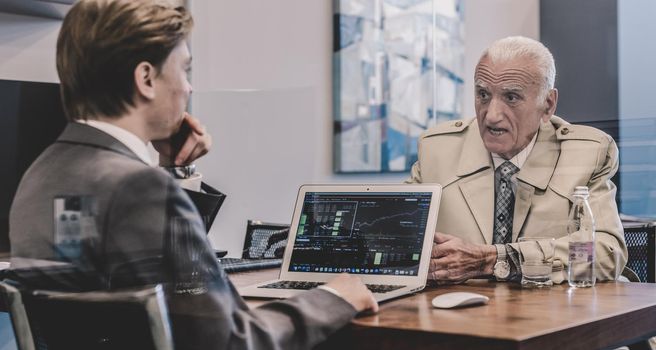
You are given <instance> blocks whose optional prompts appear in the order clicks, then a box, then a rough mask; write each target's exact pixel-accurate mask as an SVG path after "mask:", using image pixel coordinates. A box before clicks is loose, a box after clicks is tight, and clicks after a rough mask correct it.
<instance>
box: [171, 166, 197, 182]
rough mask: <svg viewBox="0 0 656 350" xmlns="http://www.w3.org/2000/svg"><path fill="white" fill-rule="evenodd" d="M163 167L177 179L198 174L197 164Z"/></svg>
mask: <svg viewBox="0 0 656 350" xmlns="http://www.w3.org/2000/svg"><path fill="white" fill-rule="evenodd" d="M163 169H164V170H166V172H168V173H169V174H171V175H172V176H173V177H174V178H176V179H188V178H190V177H192V176H194V174H196V165H194V164H189V165H185V166H171V167H163Z"/></svg>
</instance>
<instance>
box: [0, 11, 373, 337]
mask: <svg viewBox="0 0 656 350" xmlns="http://www.w3.org/2000/svg"><path fill="white" fill-rule="evenodd" d="M191 26H192V19H191V16H190V14H189V13H187V12H186V10H185V9H184V8H176V7H173V6H172V5H169V4H168V3H166V2H162V1H155V0H82V1H79V2H78V3H76V4H75V5H74V6H73V7H72V8H71V10H70V11H69V13H68V14H67V16H66V18H65V19H64V22H63V24H62V29H61V32H60V35H59V39H58V43H57V70H58V73H59V77H60V80H61V86H62V98H63V101H64V106H65V109H66V112H67V114H68V117H69V119H70V121H71V123H70V124H69V125H68V126H67V128H66V129H65V131H64V132H63V133H62V135H61V136H60V137H59V139H58V140H57V141H56V142H55V143H54V144H53V145H52V146H50V147H49V148H48V149H46V151H45V152H44V153H43V154H42V155H41V156H40V157H39V158H38V159H37V160H36V161H35V162H34V164H33V165H32V166H31V167H30V168H29V170H28V171H27V172H26V174H25V176H24V177H23V179H22V181H21V184H20V186H19V189H18V191H17V193H16V197H15V199H14V202H13V205H12V210H11V214H10V239H11V244H12V256H13V257H14V258H16V259H14V261H15V265H12V267H15V268H18V269H17V271H26V268H28V271H29V273H28V274H25V275H22V276H21V275H20V273H18V274H17V275H16V276H15V277H16V278H17V279H19V281H20V282H22V283H24V284H26V285H27V287H38V288H44V287H45V288H51V289H66V290H90V289H113V288H121V287H133V286H142V285H147V284H154V283H163V284H164V286H165V288H166V292H167V301H168V305H169V312H170V318H171V322H172V326H173V332H174V340H175V343H176V349H212V348H217V349H224V348H271V349H274V348H284V349H288V348H310V347H312V346H314V345H315V344H317V343H318V342H320V341H322V340H324V339H325V338H326V337H327V336H329V335H330V334H331V333H333V332H334V331H336V330H337V329H339V328H341V327H342V326H344V325H346V324H347V323H348V322H349V321H350V320H351V319H352V318H353V317H354V316H355V314H356V313H357V312H358V311H363V310H367V309H373V310H374V311H376V310H377V304H376V302H375V300H374V299H373V296H372V295H371V293H370V292H369V291H368V290H367V289H366V287H365V286H364V285H363V284H362V282H361V281H360V280H359V279H358V278H357V277H354V276H349V275H344V276H340V277H338V278H336V279H335V280H333V281H332V282H330V283H328V284H326V286H325V287H323V288H321V289H316V290H312V291H309V292H307V293H305V294H303V295H299V296H298V297H295V298H291V299H288V300H284V301H276V302H272V303H269V304H266V305H264V306H262V307H260V308H257V309H252V310H251V309H249V308H248V307H247V306H246V305H245V303H244V302H243V300H242V299H241V298H240V296H239V295H238V294H237V293H236V290H235V288H234V287H233V286H232V284H231V283H230V281H229V280H228V279H227V277H226V275H225V274H224V273H223V271H222V269H221V268H220V267H219V266H218V265H217V262H216V259H215V257H214V253H213V250H212V249H211V247H210V246H209V244H208V242H207V239H206V237H205V229H204V227H203V222H202V221H201V219H200V217H199V214H198V212H197V210H196V208H195V206H194V204H193V203H192V202H191V201H190V199H189V197H188V196H187V194H186V193H185V192H184V191H183V190H182V189H181V188H180V187H179V186H178V185H177V184H176V183H175V180H174V179H173V177H171V176H170V174H168V173H166V172H164V171H162V170H161V169H158V168H155V167H152V166H151V164H152V162H151V161H150V159H149V156H148V152H147V149H146V145H147V144H148V143H149V142H152V141H156V140H166V139H168V138H170V137H172V136H173V137H174V138H176V139H182V141H181V142H179V143H180V144H181V145H182V146H180V145H173V146H172V145H170V144H168V143H167V142H162V141H160V142H156V147H158V149H160V151H162V152H164V153H165V154H164V157H162V158H164V159H173V160H174V163H176V164H177V165H184V164H186V163H188V162H190V161H192V160H193V159H195V158H197V157H199V156H201V155H202V154H204V153H205V152H206V149H207V148H208V144H209V142H210V141H209V137H208V135H206V134H205V133H204V131H203V128H202V126H200V124H199V123H198V122H197V121H196V120H195V119H193V118H192V117H190V116H189V115H188V114H186V113H185V108H186V105H187V102H188V100H189V95H190V94H191V91H192V89H191V85H190V84H189V82H188V80H187V74H188V71H189V67H190V65H191V57H190V53H189V50H188V48H187V45H186V43H185V40H186V39H187V37H188V35H189V33H190V31H191ZM185 130H187V131H185ZM53 210H54V213H55V217H54V220H53Z"/></svg>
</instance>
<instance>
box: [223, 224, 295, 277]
mask: <svg viewBox="0 0 656 350" xmlns="http://www.w3.org/2000/svg"><path fill="white" fill-rule="evenodd" d="M288 235H289V225H287V224H272V223H264V222H261V221H257V220H248V225H247V227H246V237H245V238H244V248H243V249H242V254H241V258H222V259H219V262H220V263H221V266H223V269H224V270H225V271H226V272H227V273H235V272H241V271H249V270H259V269H267V268H274V267H279V266H280V265H281V264H282V256H283V253H284V252H285V246H286V245H287V236H288Z"/></svg>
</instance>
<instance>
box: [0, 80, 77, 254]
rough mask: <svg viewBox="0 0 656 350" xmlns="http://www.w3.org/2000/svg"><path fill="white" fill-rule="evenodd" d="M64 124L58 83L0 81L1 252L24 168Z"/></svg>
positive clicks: (7, 245) (5, 250)
mask: <svg viewBox="0 0 656 350" xmlns="http://www.w3.org/2000/svg"><path fill="white" fill-rule="evenodd" d="M65 126H66V116H65V114H64V110H63V107H62V103H61V98H60V94H59V84H55V83H39V82H29V81H14V80H0V160H1V161H2V166H0V252H8V251H9V250H10V247H9V209H10V208H11V202H12V200H13V198H14V194H15V193H16V188H17V187H18V183H19V181H20V179H21V178H22V176H23V174H24V173H25V171H26V170H27V168H28V167H29V166H30V164H32V162H33V161H34V160H35V159H36V158H37V157H38V156H39V154H41V152H43V150H44V149H45V148H46V147H48V146H49V145H50V144H52V143H53V142H54V141H55V139H56V138H57V137H58V136H59V134H60V133H61V132H62V131H63V130H64V127H65Z"/></svg>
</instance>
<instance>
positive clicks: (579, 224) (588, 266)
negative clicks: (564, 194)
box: [567, 186, 596, 287]
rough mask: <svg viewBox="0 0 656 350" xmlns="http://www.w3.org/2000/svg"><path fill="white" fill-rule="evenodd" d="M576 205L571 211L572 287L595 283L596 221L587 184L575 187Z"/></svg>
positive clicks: (570, 257) (568, 273) (568, 271)
mask: <svg viewBox="0 0 656 350" xmlns="http://www.w3.org/2000/svg"><path fill="white" fill-rule="evenodd" d="M573 196H574V205H573V206H572V210H571V211H570V213H569V221H568V223H567V233H568V234H569V265H568V269H567V277H568V280H569V285H570V286H572V287H592V286H594V285H595V282H596V278H595V267H594V266H595V260H596V259H595V221H594V217H593V216H592V210H590V203H588V197H589V196H590V193H589V191H588V187H587V186H577V187H576V188H575V189H574V195H573Z"/></svg>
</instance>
